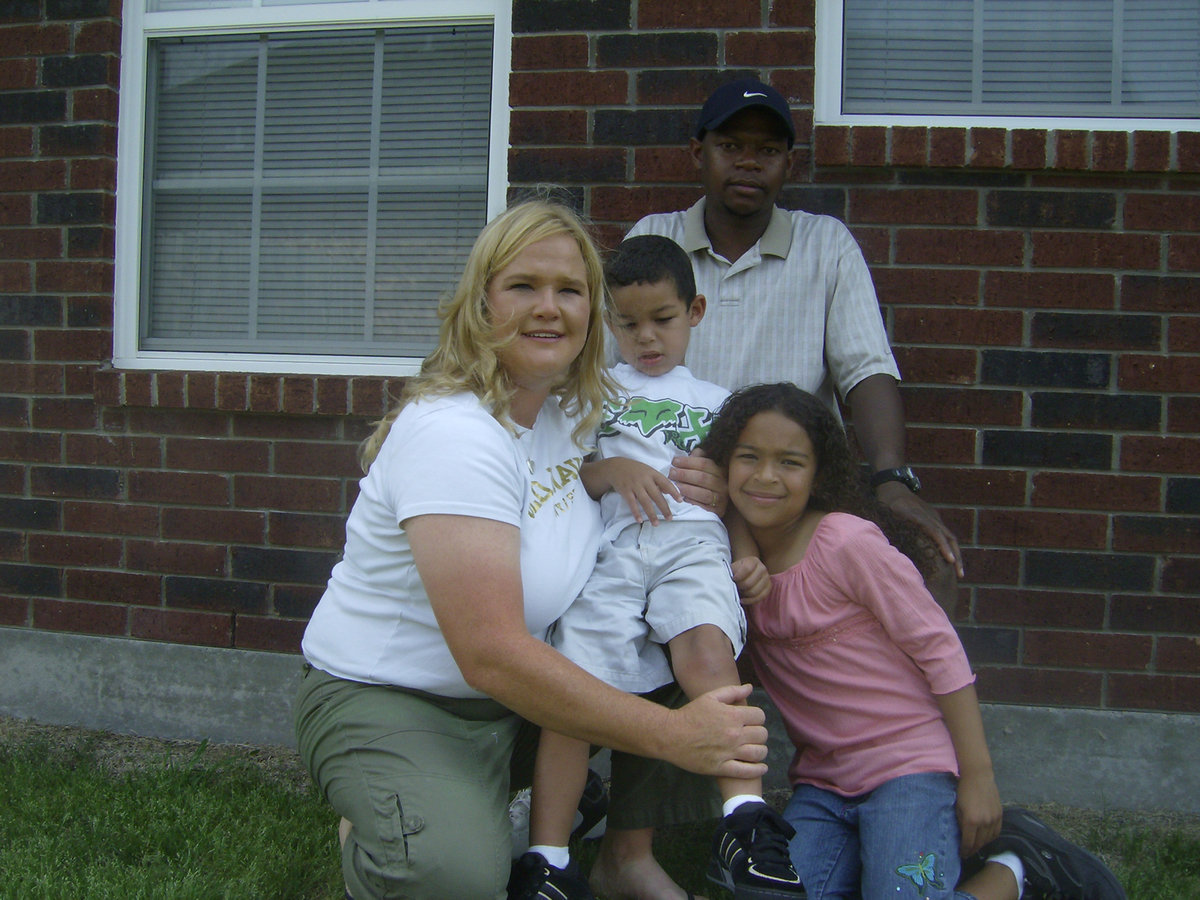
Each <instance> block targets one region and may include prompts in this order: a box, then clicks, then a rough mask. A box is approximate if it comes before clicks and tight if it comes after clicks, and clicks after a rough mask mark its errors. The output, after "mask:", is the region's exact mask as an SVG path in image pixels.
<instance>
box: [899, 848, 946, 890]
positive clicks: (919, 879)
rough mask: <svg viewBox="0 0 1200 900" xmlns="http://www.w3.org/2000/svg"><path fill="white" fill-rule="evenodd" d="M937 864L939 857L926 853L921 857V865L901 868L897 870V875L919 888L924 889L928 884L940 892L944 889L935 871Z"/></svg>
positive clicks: (909, 865)
mask: <svg viewBox="0 0 1200 900" xmlns="http://www.w3.org/2000/svg"><path fill="white" fill-rule="evenodd" d="M936 862H937V857H936V856H934V854H932V853H924V854H922V855H921V861H920V862H919V863H917V864H915V865H913V864H908V865H903V866H899V867H897V869H896V873H897V874H898V875H903V876H904V877H905V878H907V879H908V880H909V881H911V882H912V883H913V884H915V885H916V886H917V887H924V886H925V885H926V883H928V884H929V886H930V887H931V888H936V889H937V890H939V891H940V890H941V889H942V888H943V885H942V882H941V881H940V880H939V879H938V877H937V875H935V874H934V871H933V867H934V864H935V863H936Z"/></svg>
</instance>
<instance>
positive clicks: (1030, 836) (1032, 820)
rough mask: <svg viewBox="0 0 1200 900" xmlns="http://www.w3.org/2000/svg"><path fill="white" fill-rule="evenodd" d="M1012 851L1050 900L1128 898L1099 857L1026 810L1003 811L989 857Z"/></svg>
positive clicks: (987, 852) (1028, 878) (1040, 892)
mask: <svg viewBox="0 0 1200 900" xmlns="http://www.w3.org/2000/svg"><path fill="white" fill-rule="evenodd" d="M1004 850H1009V851H1012V852H1013V853H1015V854H1016V855H1017V858H1018V859H1020V860H1021V864H1022V865H1024V866H1025V883H1026V884H1028V885H1029V887H1031V888H1032V889H1033V891H1034V892H1036V894H1037V896H1040V897H1045V898H1047V900H1126V898H1125V890H1124V889H1123V888H1122V887H1121V885H1120V884H1119V883H1118V882H1117V878H1116V876H1115V875H1113V873H1112V872H1110V871H1109V869H1108V866H1106V865H1104V863H1102V862H1101V861H1100V860H1099V859H1097V858H1096V857H1095V856H1093V855H1092V854H1090V853H1088V852H1087V851H1086V850H1084V849H1083V848H1082V847H1077V846H1076V845H1075V844H1072V843H1071V842H1070V841H1068V840H1067V839H1066V838H1064V837H1063V836H1062V835H1060V834H1058V833H1056V832H1055V831H1054V830H1053V829H1051V828H1050V827H1049V826H1048V825H1046V824H1045V823H1044V822H1043V821H1042V820H1041V819H1039V818H1038V817H1037V816H1035V815H1034V814H1033V813H1031V812H1029V811H1028V810H1025V809H1018V808H1016V807H1014V808H1011V809H1006V810H1004V818H1003V820H1002V821H1001V825H1000V837H998V838H996V839H995V840H994V841H992V842H991V843H990V844H988V845H987V846H986V847H985V848H984V849H983V853H984V854H985V855H987V856H995V855H996V854H997V853H999V852H1001V851H1004Z"/></svg>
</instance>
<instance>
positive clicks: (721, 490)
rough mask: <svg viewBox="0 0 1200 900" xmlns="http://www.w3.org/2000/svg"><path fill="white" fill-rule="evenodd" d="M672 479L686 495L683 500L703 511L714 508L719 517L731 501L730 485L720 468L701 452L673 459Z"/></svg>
mask: <svg viewBox="0 0 1200 900" xmlns="http://www.w3.org/2000/svg"><path fill="white" fill-rule="evenodd" d="M671 480H672V481H674V482H675V483H676V484H677V485H678V486H679V490H680V491H681V492H682V493H683V499H685V500H687V502H688V503H694V504H695V505H696V506H701V507H703V508H704V509H711V510H712V511H713V512H715V513H716V514H717V515H718V516H723V515H725V505H726V503H727V502H728V501H729V485H728V483H727V482H726V481H725V473H724V472H722V471H721V467H720V466H718V465H717V464H716V463H715V462H713V461H712V460H711V459H709V458H708V457H707V456H705V455H704V454H703V453H702V452H701V451H699V450H693V451H692V454H691V456H677V457H675V458H674V459H673V460H671Z"/></svg>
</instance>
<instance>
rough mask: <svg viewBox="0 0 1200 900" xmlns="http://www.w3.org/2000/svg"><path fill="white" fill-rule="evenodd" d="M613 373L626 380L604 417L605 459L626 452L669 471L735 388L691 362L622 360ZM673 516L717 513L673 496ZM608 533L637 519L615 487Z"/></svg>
mask: <svg viewBox="0 0 1200 900" xmlns="http://www.w3.org/2000/svg"><path fill="white" fill-rule="evenodd" d="M610 374H611V375H612V376H613V378H615V379H616V381H617V382H618V383H619V384H620V386H621V392H620V396H619V398H618V403H617V404H616V405H613V404H611V403H610V404H606V405H605V408H604V422H603V424H602V425H601V426H600V429H599V431H598V432H597V436H596V455H597V457H598V458H600V459H611V458H613V457H625V458H627V459H635V460H638V461H639V462H643V463H645V464H646V465H648V466H651V467H653V468H654V469H657V470H658V471H659V472H661V473H662V474H663V475H667V474H668V473H669V472H670V469H671V460H672V459H674V458H675V457H676V456H687V455H688V454H689V453H691V452H692V451H693V450H694V449H696V447H697V446H699V444H700V442H701V441H702V440H703V439H704V436H705V435H706V434H708V429H709V427H710V426H711V425H712V420H713V417H714V416H715V415H716V412H717V410H719V409H720V408H721V404H722V403H724V402H725V398H726V397H728V396H729V391H727V390H725V388H723V387H719V386H717V385H715V384H713V383H711V382H708V381H701V380H700V379H699V378H697V377H696V376H695V375H693V374H692V373H691V372H690V371H688V369H687V367H686V366H676V367H675V368H673V369H672V370H671V371H669V372H667V373H666V374H663V375H645V374H643V373H641V372H639V371H638V370H637V369H635V368H634V367H633V366H631V365H629V364H628V363H620V364H619V365H616V366H614V367H613V368H612V369H611V370H610ZM667 500H668V501H669V503H670V505H671V517H672V519H714V520H716V521H720V517H718V516H717V515H716V514H715V513H714V512H713V511H712V510H708V509H704V508H703V507H700V506H697V505H696V504H694V503H687V502H680V501H677V500H675V499H674V498H672V497H668V498H667ZM600 508H601V511H602V513H603V516H604V535H605V537H606V538H607V539H609V540H611V539H612V538H614V537H616V535H618V534H619V533H620V532H621V530H622V529H624V528H625V527H626V526H628V525H632V524H633V523H634V521H635V520H634V518H633V513H632V512H631V511H630V509H629V504H628V503H626V502H625V500H624V498H623V497H621V495H620V494H618V493H616V492H615V491H608V492H607V493H605V494H604V496H603V497H601V498H600Z"/></svg>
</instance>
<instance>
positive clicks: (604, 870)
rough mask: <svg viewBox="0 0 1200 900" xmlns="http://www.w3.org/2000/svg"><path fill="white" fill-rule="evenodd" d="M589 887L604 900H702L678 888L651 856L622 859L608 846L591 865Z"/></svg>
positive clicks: (703, 899)
mask: <svg viewBox="0 0 1200 900" xmlns="http://www.w3.org/2000/svg"><path fill="white" fill-rule="evenodd" d="M588 883H589V884H590V886H591V888H592V892H593V893H594V894H595V895H596V896H597V897H603V898H604V900H689V898H691V900H705V898H703V897H696V896H695V895H694V894H689V893H688V892H687V891H685V890H684V889H683V888H681V887H680V886H679V885H677V884H676V883H675V881H674V879H672V878H671V876H670V875H668V874H667V873H666V871H664V870H663V867H662V866H660V865H659V864H658V860H657V859H655V858H654V857H653V856H652V855H638V856H633V857H625V858H623V859H622V858H618V854H617V853H614V852H612V851H611V850H609V848H608V846H607V844H606V845H602V846H601V848H600V852H599V854H597V856H596V861H595V862H594V863H592V871H591V874H590V875H589V877H588Z"/></svg>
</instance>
